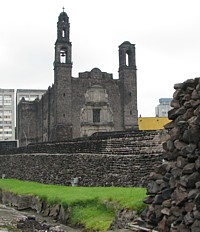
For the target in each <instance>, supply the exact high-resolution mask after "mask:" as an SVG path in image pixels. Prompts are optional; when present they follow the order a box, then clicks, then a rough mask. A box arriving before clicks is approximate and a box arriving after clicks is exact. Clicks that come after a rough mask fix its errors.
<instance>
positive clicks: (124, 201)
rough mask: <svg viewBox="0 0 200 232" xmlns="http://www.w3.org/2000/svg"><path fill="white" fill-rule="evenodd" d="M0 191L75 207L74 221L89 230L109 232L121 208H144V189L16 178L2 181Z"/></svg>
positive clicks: (137, 209)
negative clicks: (90, 185)
mask: <svg viewBox="0 0 200 232" xmlns="http://www.w3.org/2000/svg"><path fill="white" fill-rule="evenodd" d="M0 188H1V189H4V190H7V191H11V192H14V193H17V194H23V195H27V194H29V195H35V196H39V197H40V198H41V199H42V200H46V201H47V202H48V203H49V204H56V203H59V204H62V205H63V206H65V207H71V208H72V215H71V222H72V223H73V224H82V225H84V226H85V227H86V228H87V229H94V230H96V231H97V230H101V231H103V230H107V229H108V228H109V226H110V224H111V223H112V221H113V219H114V216H115V213H116V212H117V211H118V210H119V209H122V208H128V209H132V210H136V211H139V210H141V208H144V206H145V205H144V203H143V199H144V198H145V196H146V189H144V188H123V187H71V186H67V187H66V186H60V185H47V184H40V183H36V182H26V181H19V180H14V179H0Z"/></svg>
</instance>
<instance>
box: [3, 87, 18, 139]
mask: <svg viewBox="0 0 200 232" xmlns="http://www.w3.org/2000/svg"><path fill="white" fill-rule="evenodd" d="M14 94H15V90H14V89H0V140H14V139H15V108H14V97H15V96H14Z"/></svg>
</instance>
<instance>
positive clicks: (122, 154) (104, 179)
mask: <svg viewBox="0 0 200 232" xmlns="http://www.w3.org/2000/svg"><path fill="white" fill-rule="evenodd" d="M33 152H34V153H33ZM10 153H19V154H4V155H3V154H2V155H0V175H2V174H5V176H6V178H17V179H21V180H30V181H37V182H42V183H51V184H63V185H71V179H73V178H78V185H80V186H112V185H113V186H146V184H147V182H148V177H149V173H150V172H151V171H152V170H153V169H154V167H155V166H156V165H159V164H161V162H162V161H161V156H162V155H161V153H162V146H161V142H160V138H159V134H158V132H138V133H134V132H133V133H123V134H118V135H115V136H109V137H107V138H106V137H93V138H92V137H91V138H90V140H84V139H76V140H74V141H73V140H72V141H69V142H63V143H52V144H51V143H48V144H35V145H30V146H28V147H24V148H23V147H22V148H19V149H17V150H13V151H10Z"/></svg>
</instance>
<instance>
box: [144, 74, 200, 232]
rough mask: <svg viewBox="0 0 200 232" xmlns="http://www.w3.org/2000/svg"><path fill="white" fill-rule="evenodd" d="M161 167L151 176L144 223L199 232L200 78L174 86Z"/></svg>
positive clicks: (163, 229)
mask: <svg viewBox="0 0 200 232" xmlns="http://www.w3.org/2000/svg"><path fill="white" fill-rule="evenodd" d="M174 88H175V92H174V95H173V100H172V102H171V106H172V107H173V109H172V110H170V111H169V114H168V116H169V119H171V120H173V121H172V122H170V123H168V124H167V125H166V126H165V128H166V129H167V130H168V132H169V135H170V137H169V139H167V141H166V142H165V143H164V144H163V148H164V150H165V152H164V154H163V158H164V159H165V160H166V162H165V163H164V164H162V165H161V166H159V167H157V168H156V169H155V171H154V172H152V173H151V175H150V179H151V181H150V183H149V185H148V194H149V197H148V198H147V199H146V202H147V203H149V204H150V205H149V207H148V209H147V212H146V214H144V217H145V220H146V222H147V223H148V224H149V225H150V226H151V227H154V228H155V227H157V228H158V230H159V231H162V232H163V231H165V232H167V231H184V232H189V231H192V232H198V231H200V78H195V79H189V80H187V81H185V82H183V83H181V84H175V86H174Z"/></svg>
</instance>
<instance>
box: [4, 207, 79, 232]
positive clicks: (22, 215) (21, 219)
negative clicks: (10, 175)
mask: <svg viewBox="0 0 200 232" xmlns="http://www.w3.org/2000/svg"><path fill="white" fill-rule="evenodd" d="M8 231H9V232H11V231H12V232H15V231H16V232H22V231H23V232H36V231H40V232H51V231H52V232H65V231H67V232H80V231H81V230H80V229H73V228H70V227H68V226H65V225H62V224H58V223H55V222H53V221H52V220H50V218H46V217H45V218H44V217H41V216H40V215H37V214H35V212H34V213H33V212H24V211H17V210H15V209H14V208H11V207H7V206H5V205H1V204H0V232H8Z"/></svg>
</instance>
